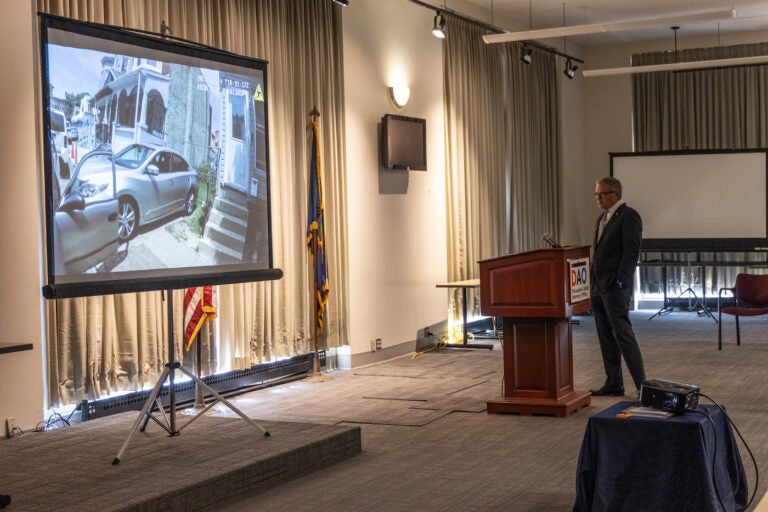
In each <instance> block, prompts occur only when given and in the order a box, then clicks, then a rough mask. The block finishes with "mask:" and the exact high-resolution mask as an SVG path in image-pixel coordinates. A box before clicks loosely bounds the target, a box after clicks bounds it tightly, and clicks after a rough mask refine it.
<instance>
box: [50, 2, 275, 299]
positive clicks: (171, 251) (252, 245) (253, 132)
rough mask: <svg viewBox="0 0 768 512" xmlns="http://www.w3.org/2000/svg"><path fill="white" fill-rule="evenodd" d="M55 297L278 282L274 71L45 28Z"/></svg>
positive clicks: (195, 50)
mask: <svg viewBox="0 0 768 512" xmlns="http://www.w3.org/2000/svg"><path fill="white" fill-rule="evenodd" d="M39 18H40V41H41V45H40V51H41V76H42V95H41V97H42V99H43V105H42V111H43V112H42V114H43V115H42V117H43V127H44V132H43V140H44V173H45V176H44V178H45V179H44V182H45V232H46V256H47V257H46V267H47V269H46V275H47V283H46V284H45V286H44V287H43V294H44V295H45V296H46V297H49V298H56V297H73V296H85V295H98V294H107V293H123V292H130V291H148V290H161V289H174V288H184V287H189V286H202V285H207V284H226V283H233V282H245V281H260V280H267V279H277V278H279V277H280V276H281V275H282V273H281V271H280V270H278V269H274V268H273V267H272V244H271V229H270V225H271V223H270V203H269V158H268V151H267V149H268V147H269V144H268V123H267V111H268V109H267V102H268V99H269V96H268V94H267V63H266V62H265V61H262V60H257V59H252V58H246V57H242V56H238V55H233V54H229V53H226V52H222V51H219V50H216V49H213V48H209V47H204V46H199V45H195V44H192V43H189V42H184V41H180V40H175V39H173V38H169V37H162V36H160V35H153V34H148V33H144V32H134V31H129V30H126V29H122V28H119V27H112V26H107V25H98V24H92V23H83V22H78V21H74V20H70V19H66V18H60V17H55V16H48V15H40V17H39Z"/></svg>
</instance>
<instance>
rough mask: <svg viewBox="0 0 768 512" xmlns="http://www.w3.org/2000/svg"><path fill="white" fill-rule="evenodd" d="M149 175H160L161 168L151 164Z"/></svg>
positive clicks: (148, 167)
mask: <svg viewBox="0 0 768 512" xmlns="http://www.w3.org/2000/svg"><path fill="white" fill-rule="evenodd" d="M146 172H147V174H151V175H152V176H157V175H158V174H160V168H159V167H158V166H157V165H155V164H149V165H148V166H147V171H146Z"/></svg>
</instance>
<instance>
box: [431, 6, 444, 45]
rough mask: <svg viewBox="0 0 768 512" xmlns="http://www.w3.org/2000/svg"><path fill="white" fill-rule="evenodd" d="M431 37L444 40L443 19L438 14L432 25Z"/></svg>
mask: <svg viewBox="0 0 768 512" xmlns="http://www.w3.org/2000/svg"><path fill="white" fill-rule="evenodd" d="M432 35H433V36H435V37H436V38H438V39H445V18H443V15H442V14H440V12H438V13H437V14H436V15H435V21H434V23H433V25H432Z"/></svg>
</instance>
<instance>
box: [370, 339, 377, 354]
mask: <svg viewBox="0 0 768 512" xmlns="http://www.w3.org/2000/svg"><path fill="white" fill-rule="evenodd" d="M371 352H376V338H371Z"/></svg>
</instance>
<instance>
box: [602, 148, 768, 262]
mask: <svg viewBox="0 0 768 512" xmlns="http://www.w3.org/2000/svg"><path fill="white" fill-rule="evenodd" d="M767 151H768V150H766V149H755V150H744V151H726V150H724V151H712V152H702V151H675V152H652V153H611V175H612V176H614V177H616V178H618V179H619V180H620V181H621V183H622V185H623V190H624V199H625V200H626V202H627V203H628V204H629V205H631V206H632V207H634V208H635V209H636V210H637V211H638V212H640V215H641V217H642V219H643V250H645V251H654V250H659V251H752V250H764V248H765V247H768V207H766V204H767V203H768V179H766V173H767V172H768V169H767V167H766V165H767V163H766V162H767V160H766V159H767V158H768V155H767V154H766V152H767Z"/></svg>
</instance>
